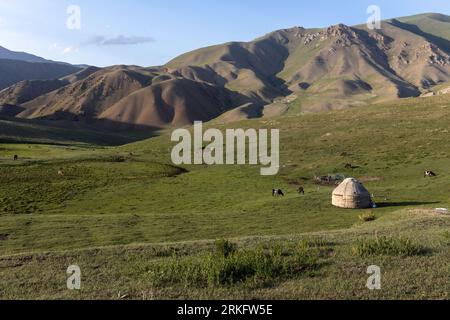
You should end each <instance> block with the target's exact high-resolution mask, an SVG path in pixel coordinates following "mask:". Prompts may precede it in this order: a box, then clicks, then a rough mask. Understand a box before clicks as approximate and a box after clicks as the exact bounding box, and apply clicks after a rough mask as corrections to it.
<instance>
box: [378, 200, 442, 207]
mask: <svg viewBox="0 0 450 320" xmlns="http://www.w3.org/2000/svg"><path fill="white" fill-rule="evenodd" d="M438 203H440V202H420V201H402V202H381V203H377V206H378V208H390V207H414V206H423V205H427V204H438Z"/></svg>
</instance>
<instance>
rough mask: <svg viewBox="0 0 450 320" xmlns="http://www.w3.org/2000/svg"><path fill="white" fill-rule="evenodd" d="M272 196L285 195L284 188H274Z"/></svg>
mask: <svg viewBox="0 0 450 320" xmlns="http://www.w3.org/2000/svg"><path fill="white" fill-rule="evenodd" d="M272 196H273V197H278V196H282V197H284V193H283V190H281V189H272Z"/></svg>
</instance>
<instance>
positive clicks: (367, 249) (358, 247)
mask: <svg viewBox="0 0 450 320" xmlns="http://www.w3.org/2000/svg"><path fill="white" fill-rule="evenodd" d="M352 251H353V254H354V255H356V256H360V257H370V256H377V255H386V256H401V257H409V256H418V255H422V254H424V253H425V248H423V247H422V246H420V245H418V244H415V243H413V242H412V241H411V240H410V239H405V238H388V237H376V238H375V239H359V240H358V241H356V243H355V244H354V245H353V247H352Z"/></svg>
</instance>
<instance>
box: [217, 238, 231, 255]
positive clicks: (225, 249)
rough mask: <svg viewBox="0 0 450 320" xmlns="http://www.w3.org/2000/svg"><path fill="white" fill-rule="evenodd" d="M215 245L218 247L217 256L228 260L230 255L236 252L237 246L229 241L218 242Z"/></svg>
mask: <svg viewBox="0 0 450 320" xmlns="http://www.w3.org/2000/svg"><path fill="white" fill-rule="evenodd" d="M214 244H215V246H216V254H217V255H218V256H221V257H224V258H228V256H229V255H230V254H232V253H234V252H236V245H234V244H233V243H231V242H229V241H228V240H224V239H221V240H217V241H216V242H215V243H214Z"/></svg>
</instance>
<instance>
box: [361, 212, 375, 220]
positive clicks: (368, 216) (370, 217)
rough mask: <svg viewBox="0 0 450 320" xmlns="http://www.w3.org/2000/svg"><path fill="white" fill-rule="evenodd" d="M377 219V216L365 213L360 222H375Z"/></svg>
mask: <svg viewBox="0 0 450 320" xmlns="http://www.w3.org/2000/svg"><path fill="white" fill-rule="evenodd" d="M376 219H377V217H376V216H375V214H374V213H373V212H370V213H365V214H362V215H360V216H359V220H361V221H362V222H370V221H375V220H376Z"/></svg>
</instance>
